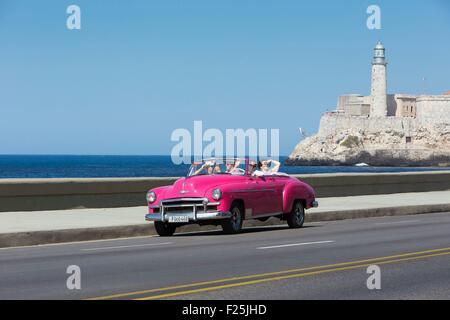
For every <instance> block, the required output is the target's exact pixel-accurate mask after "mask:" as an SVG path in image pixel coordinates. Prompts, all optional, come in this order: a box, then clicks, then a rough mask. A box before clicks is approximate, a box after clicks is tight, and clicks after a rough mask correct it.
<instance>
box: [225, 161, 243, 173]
mask: <svg viewBox="0 0 450 320" xmlns="http://www.w3.org/2000/svg"><path fill="white" fill-rule="evenodd" d="M239 164H240V162H239V160H232V161H228V162H227V169H226V173H230V174H237V173H239V170H237V169H238V167H239Z"/></svg>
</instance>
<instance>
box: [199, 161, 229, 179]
mask: <svg viewBox="0 0 450 320" xmlns="http://www.w3.org/2000/svg"><path fill="white" fill-rule="evenodd" d="M221 172H222V170H221V169H220V166H219V165H217V164H215V163H214V162H211V161H207V162H205V163H204V164H203V165H202V166H201V167H200V168H199V169H197V170H196V171H195V172H194V174H193V175H194V176H196V175H199V174H208V175H211V174H215V173H221Z"/></svg>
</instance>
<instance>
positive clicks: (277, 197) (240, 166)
mask: <svg viewBox="0 0 450 320" xmlns="http://www.w3.org/2000/svg"><path fill="white" fill-rule="evenodd" d="M252 171H253V170H252V168H250V166H249V160H248V159H225V160H222V159H208V160H203V161H199V162H195V163H193V164H192V166H191V168H190V170H189V173H188V175H187V176H186V177H185V178H181V179H178V180H177V181H176V182H175V183H174V184H173V185H171V186H165V187H159V188H155V189H152V190H150V191H148V193H147V202H148V214H147V215H146V216H145V218H146V220H148V221H154V224H155V228H156V231H157V233H158V234H159V235H160V236H171V235H173V234H174V232H175V229H176V228H177V227H179V226H182V225H186V224H199V225H221V226H222V228H223V230H224V232H226V233H238V232H240V231H241V229H242V223H243V221H244V220H249V219H258V220H261V221H265V220H267V219H268V218H269V217H278V218H280V219H282V220H286V221H287V223H288V225H289V227H291V228H301V227H302V226H303V222H304V221H305V209H309V208H311V207H317V206H318V203H317V201H316V199H315V193H314V190H313V189H312V188H311V187H310V186H309V185H307V184H306V183H304V182H302V181H300V180H298V179H297V178H293V177H290V176H288V175H287V174H283V173H271V174H264V175H261V174H259V175H257V176H255V175H254V174H252Z"/></svg>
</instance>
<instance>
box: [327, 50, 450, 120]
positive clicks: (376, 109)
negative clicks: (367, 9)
mask: <svg viewBox="0 0 450 320" xmlns="http://www.w3.org/2000/svg"><path fill="white" fill-rule="evenodd" d="M385 51H386V49H385V48H384V46H383V44H382V43H381V42H378V43H377V45H376V46H375V49H374V56H373V60H372V79H371V94H370V96H363V95H360V94H349V95H343V96H340V97H339V99H338V103H337V107H336V112H338V113H341V114H345V115H349V116H363V117H404V118H416V117H417V116H418V115H419V116H420V117H425V118H436V119H442V118H441V117H442V116H444V117H445V118H448V119H450V91H447V92H446V93H444V94H443V95H436V96H432V95H421V96H415V95H411V94H398V93H397V94H388V93H387V62H386V54H385Z"/></svg>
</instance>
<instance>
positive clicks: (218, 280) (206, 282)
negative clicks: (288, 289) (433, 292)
mask: <svg viewBox="0 0 450 320" xmlns="http://www.w3.org/2000/svg"><path fill="white" fill-rule="evenodd" d="M449 250H450V247H448V248H442V249H432V250H425V251H418V252H410V253H403V254H397V255H391V256H384V257H378V258H371V259H364V260H356V261H349V262H341V263H335V264H328V265H323V266H315V267H309V268H298V269H290V270H285V271H276V272H269V273H261V274H254V275H249V276H240V277H230V278H224V279H217V280H211V281H203V282H196V283H189V284H182V285H176V286H169V287H163V288H155V289H149V290H141V291H133V292H127V293H118V294H113V295H108V296H101V297H94V298H90V299H88V300H106V299H116V298H125V297H130V296H134V295H142V294H147V293H154V292H160V291H168V290H176V289H185V288H190V287H197V286H203V285H210V284H216V283H223V282H231V281H238V280H247V279H252V278H260V277H268V276H275V275H283V274H287V273H293V272H305V271H312V270H317V269H325V268H332V267H340V266H348V265H352V264H361V263H366V262H371V264H373V263H374V262H375V261H380V260H387V259H394V258H402V257H410V256H416V255H424V254H431V253H436V252H442V251H449ZM446 254H450V252H449V253H446ZM371 264H369V265H371ZM378 264H381V263H378ZM255 281H256V280H255Z"/></svg>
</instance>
